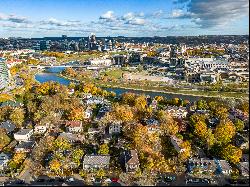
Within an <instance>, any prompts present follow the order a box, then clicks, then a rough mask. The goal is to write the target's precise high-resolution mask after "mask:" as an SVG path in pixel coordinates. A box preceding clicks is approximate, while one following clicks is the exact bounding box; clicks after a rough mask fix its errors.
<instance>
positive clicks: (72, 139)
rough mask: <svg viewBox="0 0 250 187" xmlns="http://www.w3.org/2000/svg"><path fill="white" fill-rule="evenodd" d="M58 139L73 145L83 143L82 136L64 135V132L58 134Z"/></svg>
mask: <svg viewBox="0 0 250 187" xmlns="http://www.w3.org/2000/svg"><path fill="white" fill-rule="evenodd" d="M58 137H60V138H65V139H66V140H68V141H69V142H70V143H75V142H78V141H83V140H84V136H82V135H79V134H73V133H66V132H62V133H60V135H59V136H58Z"/></svg>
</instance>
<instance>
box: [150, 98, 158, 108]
mask: <svg viewBox="0 0 250 187" xmlns="http://www.w3.org/2000/svg"><path fill="white" fill-rule="evenodd" d="M157 103H158V102H157V100H155V99H154V100H153V101H152V102H151V104H150V106H151V107H152V108H153V109H157Z"/></svg>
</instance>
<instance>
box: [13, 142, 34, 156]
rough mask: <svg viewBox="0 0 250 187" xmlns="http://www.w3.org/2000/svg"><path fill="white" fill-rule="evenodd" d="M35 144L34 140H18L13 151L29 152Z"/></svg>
mask: <svg viewBox="0 0 250 187" xmlns="http://www.w3.org/2000/svg"><path fill="white" fill-rule="evenodd" d="M34 145H35V142H34V141H27V142H19V143H18V145H16V147H15V152H16V153H19V152H26V153H30V152H31V151H32V149H33V147H34Z"/></svg>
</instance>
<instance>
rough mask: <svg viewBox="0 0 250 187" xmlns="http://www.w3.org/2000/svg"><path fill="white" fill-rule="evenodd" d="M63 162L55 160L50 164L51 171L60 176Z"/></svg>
mask: <svg viewBox="0 0 250 187" xmlns="http://www.w3.org/2000/svg"><path fill="white" fill-rule="evenodd" d="M61 166H62V164H61V162H60V161H59V160H58V159H53V160H51V161H50V162H49V168H50V170H51V171H53V172H55V173H56V174H59V173H60V172H61Z"/></svg>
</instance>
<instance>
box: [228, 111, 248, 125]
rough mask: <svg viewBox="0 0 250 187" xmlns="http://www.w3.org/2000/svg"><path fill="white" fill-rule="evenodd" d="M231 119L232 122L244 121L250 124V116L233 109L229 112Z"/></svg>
mask: <svg viewBox="0 0 250 187" xmlns="http://www.w3.org/2000/svg"><path fill="white" fill-rule="evenodd" d="M229 118H230V119H231V120H235V119H237V118H238V119H240V120H242V121H244V122H245V123H247V122H249V115H248V114H246V113H244V112H242V111H241V110H239V109H234V108H231V109H230V110H229Z"/></svg>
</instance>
